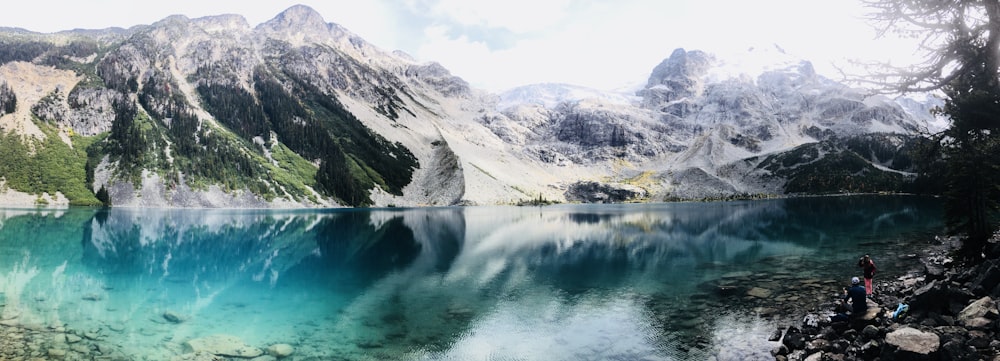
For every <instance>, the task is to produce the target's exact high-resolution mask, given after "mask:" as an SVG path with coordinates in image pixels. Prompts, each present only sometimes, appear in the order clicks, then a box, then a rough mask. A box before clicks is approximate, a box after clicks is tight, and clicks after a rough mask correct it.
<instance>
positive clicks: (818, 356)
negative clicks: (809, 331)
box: [805, 351, 823, 361]
mask: <svg viewBox="0 0 1000 361" xmlns="http://www.w3.org/2000/svg"><path fill="white" fill-rule="evenodd" d="M822 360H823V351H820V352H817V353H814V354H811V355H809V356H808V357H806V359H805V361H822Z"/></svg>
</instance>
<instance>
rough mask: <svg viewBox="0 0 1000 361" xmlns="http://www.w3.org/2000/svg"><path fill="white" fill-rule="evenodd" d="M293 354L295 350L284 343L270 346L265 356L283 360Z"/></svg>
mask: <svg viewBox="0 0 1000 361" xmlns="http://www.w3.org/2000/svg"><path fill="white" fill-rule="evenodd" d="M293 353H295V348H293V347H292V345H289V344H285V343H279V344H276V345H271V346H270V347H268V348H267V354H268V355H271V356H274V357H277V358H285V357H288V356H291V355H292V354H293Z"/></svg>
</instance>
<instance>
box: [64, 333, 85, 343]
mask: <svg viewBox="0 0 1000 361" xmlns="http://www.w3.org/2000/svg"><path fill="white" fill-rule="evenodd" d="M80 341H83V338H82V337H80V336H77V335H74V334H71V333H69V334H66V343H77V342H80Z"/></svg>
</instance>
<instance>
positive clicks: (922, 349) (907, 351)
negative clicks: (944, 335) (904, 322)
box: [885, 327, 941, 358]
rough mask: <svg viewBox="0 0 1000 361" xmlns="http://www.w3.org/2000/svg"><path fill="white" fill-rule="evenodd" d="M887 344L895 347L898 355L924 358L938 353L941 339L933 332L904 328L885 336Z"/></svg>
mask: <svg viewBox="0 0 1000 361" xmlns="http://www.w3.org/2000/svg"><path fill="white" fill-rule="evenodd" d="M885 342H886V344H888V345H891V346H893V347H895V349H896V352H897V355H907V356H911V357H914V358H924V357H927V356H929V355H931V354H933V353H935V352H937V351H938V348H939V347H940V346H941V338H940V337H939V336H938V335H937V334H934V333H932V332H924V331H920V330H918V329H915V328H912V327H904V328H900V329H898V330H895V331H892V332H889V333H888V334H887V335H885Z"/></svg>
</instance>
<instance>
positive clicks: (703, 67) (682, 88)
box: [638, 49, 714, 108]
mask: <svg viewBox="0 0 1000 361" xmlns="http://www.w3.org/2000/svg"><path fill="white" fill-rule="evenodd" d="M713 60H714V59H713V58H712V56H711V55H709V54H707V53H705V52H703V51H700V50H692V51H686V50H684V49H676V50H674V52H673V53H672V54H670V57H669V58H667V59H665V60H663V62H662V63H660V65H657V66H656V68H654V69H653V73H652V74H651V75H650V76H649V82H648V83H647V84H646V88H645V89H643V90H641V91H639V94H638V95H639V96H641V97H643V104H644V105H645V106H647V107H649V108H656V107H657V106H659V105H662V104H666V103H669V102H672V101H675V100H679V99H682V98H686V97H692V96H698V95H701V92H702V91H703V90H704V84H703V83H702V81H701V77H702V75H704V74H705V72H706V71H708V69H709V67H710V66H711V64H712V61H713Z"/></svg>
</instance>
